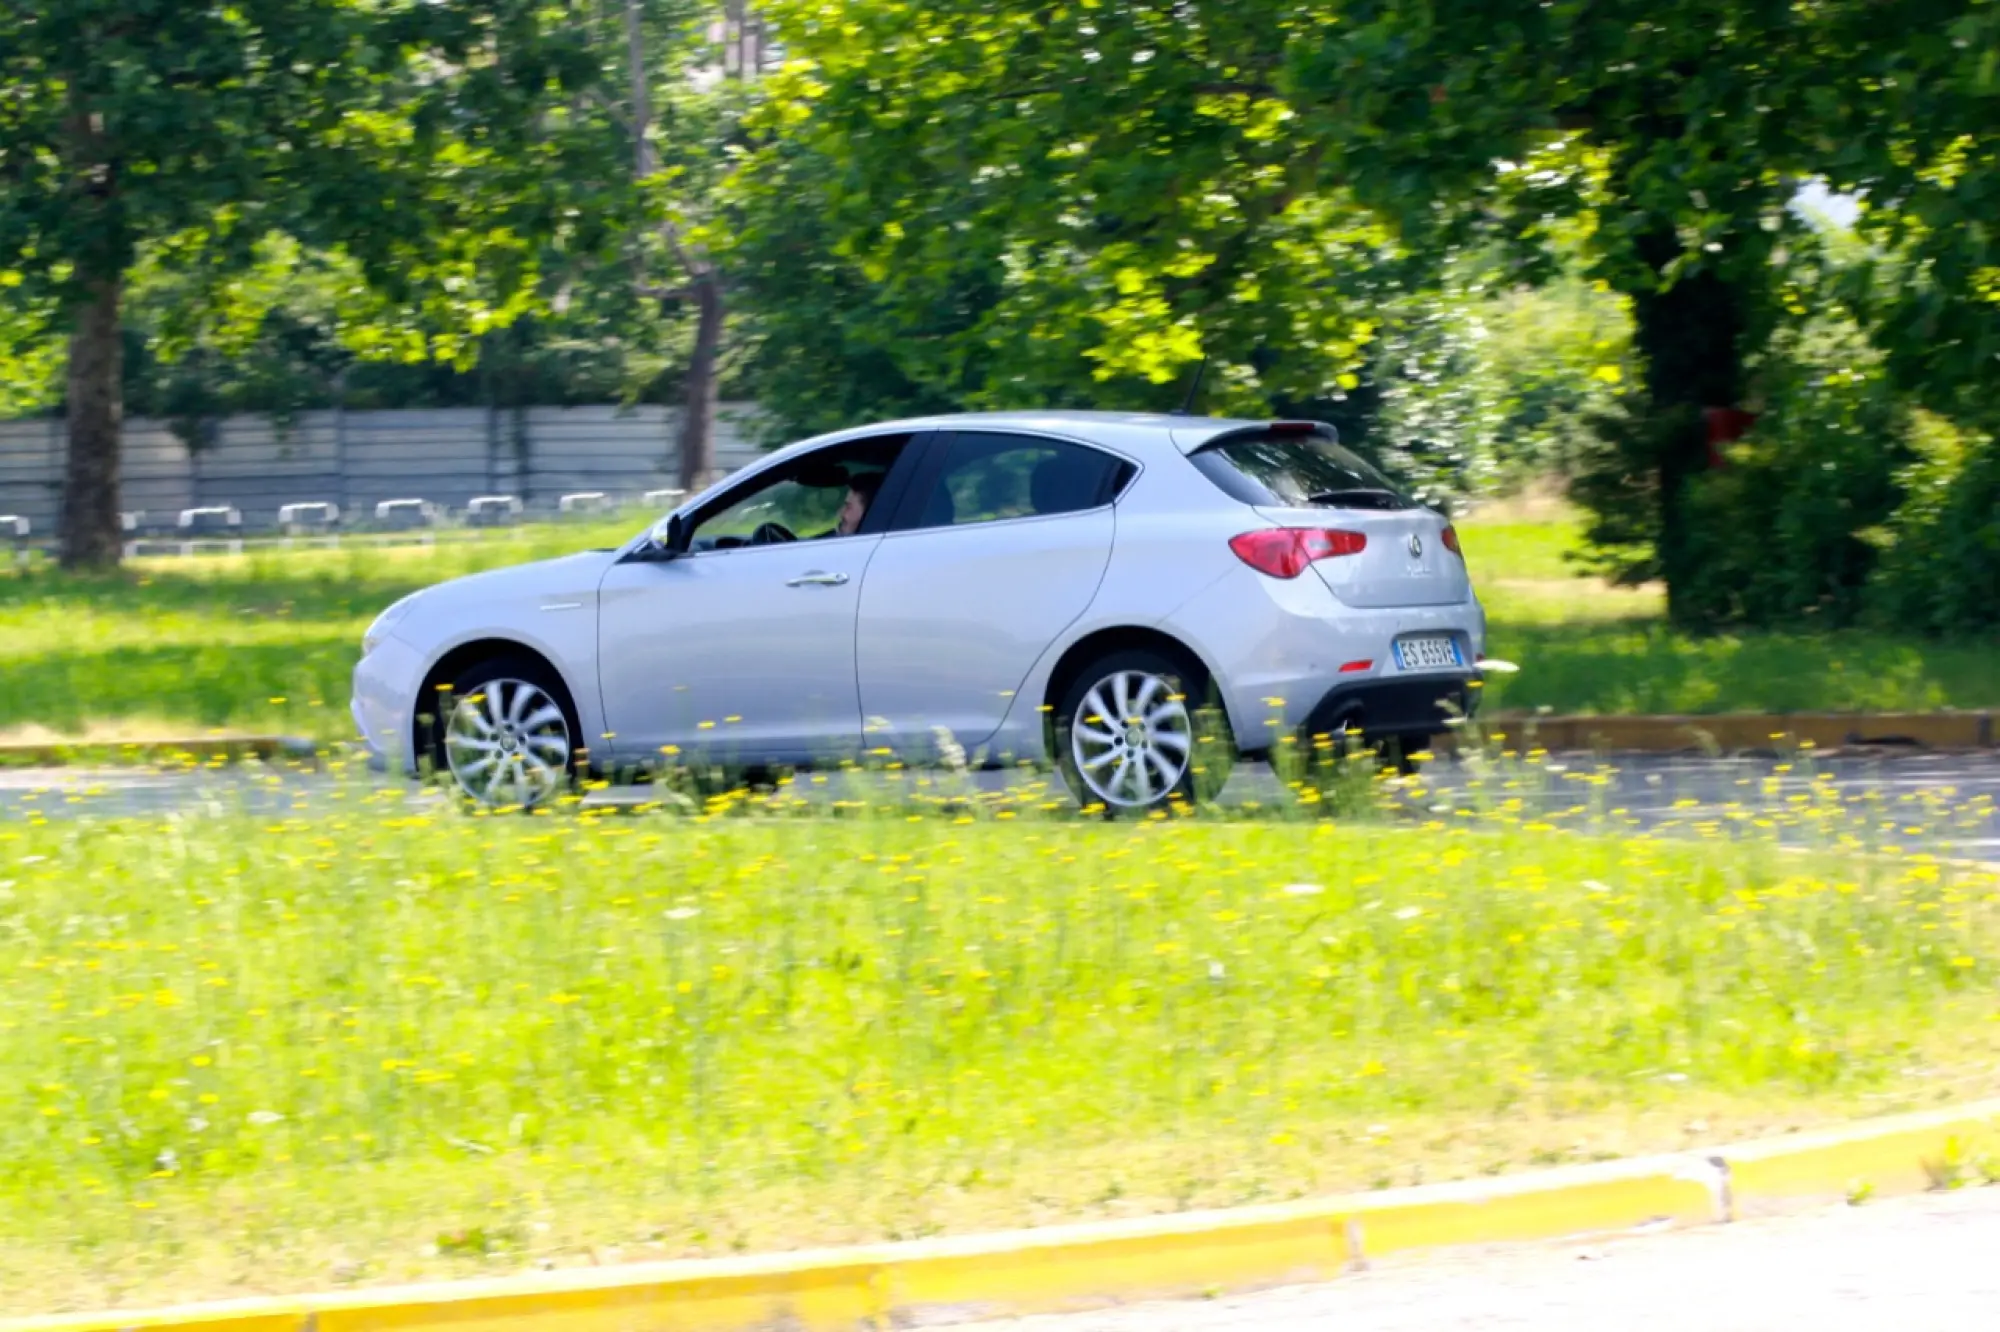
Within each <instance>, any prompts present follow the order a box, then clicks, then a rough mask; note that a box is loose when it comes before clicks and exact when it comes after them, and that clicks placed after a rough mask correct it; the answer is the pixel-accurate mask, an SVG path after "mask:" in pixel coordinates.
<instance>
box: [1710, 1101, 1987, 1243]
mask: <svg viewBox="0 0 2000 1332" xmlns="http://www.w3.org/2000/svg"><path fill="white" fill-rule="evenodd" d="M1995 1149H2000V1101H1982V1102H1979V1103H1977V1104H1974V1105H1967V1106H1958V1107H1953V1108H1949V1109H1944V1110H1933V1111H1928V1112H1925V1113H1921V1114H1912V1115H1898V1116H1897V1117H1895V1118H1894V1119H1890V1120H1885V1121H1883V1122H1881V1123H1880V1124H1877V1125H1874V1126H1871V1127H1864V1128H1858V1129H1856V1128H1846V1129H1829V1130H1827V1131H1824V1132H1818V1133H1801V1134H1798V1135H1796V1136H1794V1137H1789V1138H1774V1139H1767V1140H1765V1141H1763V1142H1750V1143H1744V1144H1742V1145H1740V1146H1737V1147H1728V1148H1724V1149H1723V1150H1722V1151H1720V1152H1719V1153H1717V1155H1718V1156H1720V1157H1721V1158H1722V1159H1723V1160H1724V1161H1725V1162H1727V1163H1728V1166H1729V1184H1730V1192H1731V1194H1732V1195H1733V1200H1734V1203H1735V1212H1736V1215H1737V1216H1738V1217H1748V1216H1761V1215H1769V1214H1771V1213H1774V1212H1781V1211H1786V1210H1792V1209H1796V1208H1798V1207H1801V1206H1815V1205H1819V1204H1824V1203H1831V1202H1839V1201H1841V1200H1842V1199H1843V1198H1850V1197H1856V1196H1867V1195H1876V1194H1881V1195H1887V1194H1894V1193H1916V1192H1920V1191H1922V1190H1924V1189H1927V1188H1941V1187H1951V1186H1954V1185H1956V1184H1959V1183H1964V1182H1968V1181H1966V1180H1964V1179H1963V1178H1962V1177H1961V1176H1962V1174H1963V1172H1964V1171H1965V1170H1966V1169H1967V1167H1968V1165H1969V1162H1968V1161H1967V1158H1968V1157H1969V1156H1971V1155H1974V1154H1980V1153H1983V1152H1987V1151H1993V1150H1995ZM1970 1182H1980V1181H1976V1180H1975V1181H1970Z"/></svg>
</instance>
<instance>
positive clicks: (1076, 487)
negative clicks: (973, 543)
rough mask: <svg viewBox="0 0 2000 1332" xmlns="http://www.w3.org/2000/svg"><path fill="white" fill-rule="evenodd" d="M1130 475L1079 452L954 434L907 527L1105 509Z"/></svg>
mask: <svg viewBox="0 0 2000 1332" xmlns="http://www.w3.org/2000/svg"><path fill="white" fill-rule="evenodd" d="M1131 472H1132V467H1131V464H1129V463H1127V462H1125V461H1124V460H1123V459H1120V458H1114V457H1112V456H1111V455H1110V454H1108V453H1100V452H1098V451H1097V450H1096V449H1091V448H1085V447H1084V446H1082V445H1080V444H1069V443H1065V442H1064V441H1062V440H1054V439H1038V438H1035V437H1034V436H1032V435H1002V434H988V433H983V432H980V431H960V432H958V433H956V434H954V435H953V436H952V437H951V441H950V443H949V444H948V445H946V447H945V450H944V464H943V466H942V467H941V468H939V469H938V470H937V472H936V473H935V476H934V478H933V479H932V480H931V481H930V483H929V485H928V486H925V487H924V489H925V492H926V493H925V497H924V499H923V501H922V503H921V505H920V507H919V508H918V510H917V516H916V518H915V521H913V522H911V523H909V524H908V526H911V527H963V526H965V525H967V524H970V523H993V522H999V521H1001V520H1002V519H1007V518H1029V517H1046V516H1048V515H1050V514H1058V513H1075V512H1077V511H1078V510H1081V509H1093V508H1096V507H1097V506H1098V505H1100V504H1106V503H1109V502H1110V501H1111V499H1112V498H1113V497H1114V496H1116V495H1117V493H1118V491H1119V490H1120V489H1121V488H1122V487H1123V486H1124V484H1125V482H1126V481H1127V480H1128V479H1129V478H1130V476H1131ZM919 484H920V485H922V483H921V482H919Z"/></svg>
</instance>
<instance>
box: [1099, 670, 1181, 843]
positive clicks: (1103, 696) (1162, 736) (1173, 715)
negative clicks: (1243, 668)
mask: <svg viewBox="0 0 2000 1332" xmlns="http://www.w3.org/2000/svg"><path fill="white" fill-rule="evenodd" d="M1069 744H1070V757H1071V758H1072V759H1073V760H1074V761H1075V763H1076V771H1077V774H1078V776H1080V777H1081V778H1082V779H1083V784H1084V786H1085V787H1087V788H1088V789H1089V791H1090V793H1091V794H1092V795H1093V796H1095V797H1096V798H1097V799H1099V800H1102V801H1103V802H1104V803H1105V804H1107V805H1113V806H1116V807H1118V808H1121V809H1143V808H1145V807H1146V806H1149V805H1156V804H1158V803H1160V802H1161V801H1162V800H1164V799H1166V798H1167V796H1169V795H1171V794H1172V793H1173V792H1174V791H1176V790H1178V789H1179V788H1180V786H1181V783H1182V781H1183V779H1184V778H1185V777H1186V776H1187V770H1188V763H1189V761H1190V759H1191V758H1192V756H1193V753H1194V721H1193V718H1192V716H1191V715H1190V714H1189V712H1188V707H1187V700H1186V698H1184V697H1183V696H1182V694H1181V692H1180V688H1179V686H1177V685H1176V684H1175V683H1174V682H1173V681H1171V680H1169V679H1167V678H1165V677H1164V676H1160V675H1155V674H1152V673H1151V672H1149V671H1137V670H1124V671H1114V672H1113V673H1111V674H1110V675H1107V676H1105V677H1104V678H1103V679H1101V680H1099V681H1098V682H1097V683H1096V684H1094V685H1092V686H1091V687H1090V690H1089V692H1088V693H1086V694H1085V695H1084V696H1083V703H1082V705H1081V706H1080V707H1078V708H1077V710H1076V716H1075V718H1074V719H1073V720H1072V721H1071V723H1070V740H1069Z"/></svg>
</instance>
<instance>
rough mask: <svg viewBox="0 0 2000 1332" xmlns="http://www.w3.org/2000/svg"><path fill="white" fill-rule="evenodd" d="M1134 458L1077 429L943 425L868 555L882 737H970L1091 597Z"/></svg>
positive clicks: (871, 738) (870, 661) (858, 639)
mask: <svg viewBox="0 0 2000 1332" xmlns="http://www.w3.org/2000/svg"><path fill="white" fill-rule="evenodd" d="M1134 470H1135V469H1134V468H1133V466H1132V464H1131V463H1129V462H1127V461H1126V460H1124V459H1122V458H1119V457H1117V456H1116V455H1113V454H1110V453H1107V452H1104V451H1102V450H1099V449H1095V448H1090V447H1086V446H1084V445H1081V444H1076V443H1072V442H1070V441H1066V440H1057V439H1050V438H1047V437H1044V436H1039V435H1032V434H1015V433H1006V432H1000V431H956V432H952V433H949V434H945V433H940V434H939V435H938V436H936V437H935V438H934V439H933V441H932V443H931V445H930V448H929V450H928V456H927V457H926V459H925V462H924V466H923V467H921V468H920V469H918V470H917V472H916V474H915V475H914V477H913V478H912V480H911V482H910V485H909V488H908V489H907V491H906V492H905V494H904V496H903V500H902V504H901V507H900V508H899V510H898V512H897V514H896V516H895V519H894V521H893V525H892V530H890V531H889V532H888V533H887V534H886V535H885V536H884V537H883V538H882V544H881V546H880V548H879V549H878V550H876V552H875V553H874V556H873V558H871V559H870V561H869V564H868V573H867V576H866V578H865V579H863V581H862V587H861V598H860V609H859V617H858V620H857V623H856V627H855V660H856V668H857V673H858V676H859V683H860V690H861V711H862V715H863V717H864V718H865V719H866V720H867V722H868V724H869V728H870V734H869V735H868V743H869V744H870V746H871V747H872V746H878V745H886V746H888V747H891V748H893V749H895V750H896V751H897V752H898V753H902V754H910V755H928V754H931V753H933V752H935V750H936V748H937V740H938V735H937V733H938V731H939V730H940V728H941V729H942V730H943V731H945V732H947V733H949V735H950V736H951V737H952V739H953V740H955V741H956V742H957V743H958V744H959V745H961V746H963V747H965V748H966V749H968V750H970V749H973V748H975V747H976V746H978V745H979V744H981V743H982V742H984V741H985V740H986V739H987V738H988V737H990V736H991V735H993V733H994V732H995V731H997V730H998V729H999V727H1000V724H1001V722H1002V721H1003V720H1004V719H1005V717H1006V715H1007V710H1008V707H1009V705H1010V704H1011V702H1012V700H1013V697H1014V692H1015V691H1016V690H1017V689H1019V688H1020V685H1021V683H1022V681H1023V680H1025V679H1026V678H1027V675H1028V672H1029V670H1030V669H1031V668H1032V667H1033V665H1034V663H1035V662H1036V660H1038V659H1039V658H1040V657H1041V655H1042V653H1043V652H1044V650H1046V649H1047V647H1048V646H1049V644H1050V642H1052V641H1053V640H1054V639H1055V638H1056V637H1057V636H1058V635H1059V634H1061V632H1062V631H1063V630H1064V629H1065V628H1066V627H1068V625H1069V624H1070V623H1071V622H1073V621H1074V620H1075V619H1076V618H1077V617H1078V616H1080V615H1081V614H1083V612H1084V610H1085V609H1086V608H1087V607H1088V606H1089V605H1090V601H1091V598H1092V597H1093V596H1095V595H1096V592H1097V586H1098V583H1099V582H1100V581H1102V579H1103V576H1104V570H1105V566H1106V565H1107V564H1108V563H1109V561H1110V558H1111V541H1112V530H1113V521H1114V519H1113V510H1112V507H1111V503H1112V500H1113V499H1114V498H1115V496H1116V494H1117V492H1118V491H1119V490H1120V489H1121V488H1122V487H1123V485H1124V484H1125V483H1126V482H1127V481H1128V480H1129V479H1130V478H1131V476H1132V474H1133V472H1134Z"/></svg>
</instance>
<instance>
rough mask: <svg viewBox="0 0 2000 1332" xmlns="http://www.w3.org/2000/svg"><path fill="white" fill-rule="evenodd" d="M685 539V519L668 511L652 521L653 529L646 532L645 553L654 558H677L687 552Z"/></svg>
mask: <svg viewBox="0 0 2000 1332" xmlns="http://www.w3.org/2000/svg"><path fill="white" fill-rule="evenodd" d="M687 539H688V537H687V522H686V520H685V519H683V518H682V517H681V516H680V515H679V514H677V513H670V514H668V515H667V516H666V517H664V518H662V519H660V521H659V522H657V523H654V524H653V530H652V531H650V532H648V533H647V534H646V541H647V545H648V547H649V549H648V551H647V554H648V555H649V556H650V557H651V558H653V559H656V560H672V559H678V558H679V557H680V556H682V555H685V554H687Z"/></svg>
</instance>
